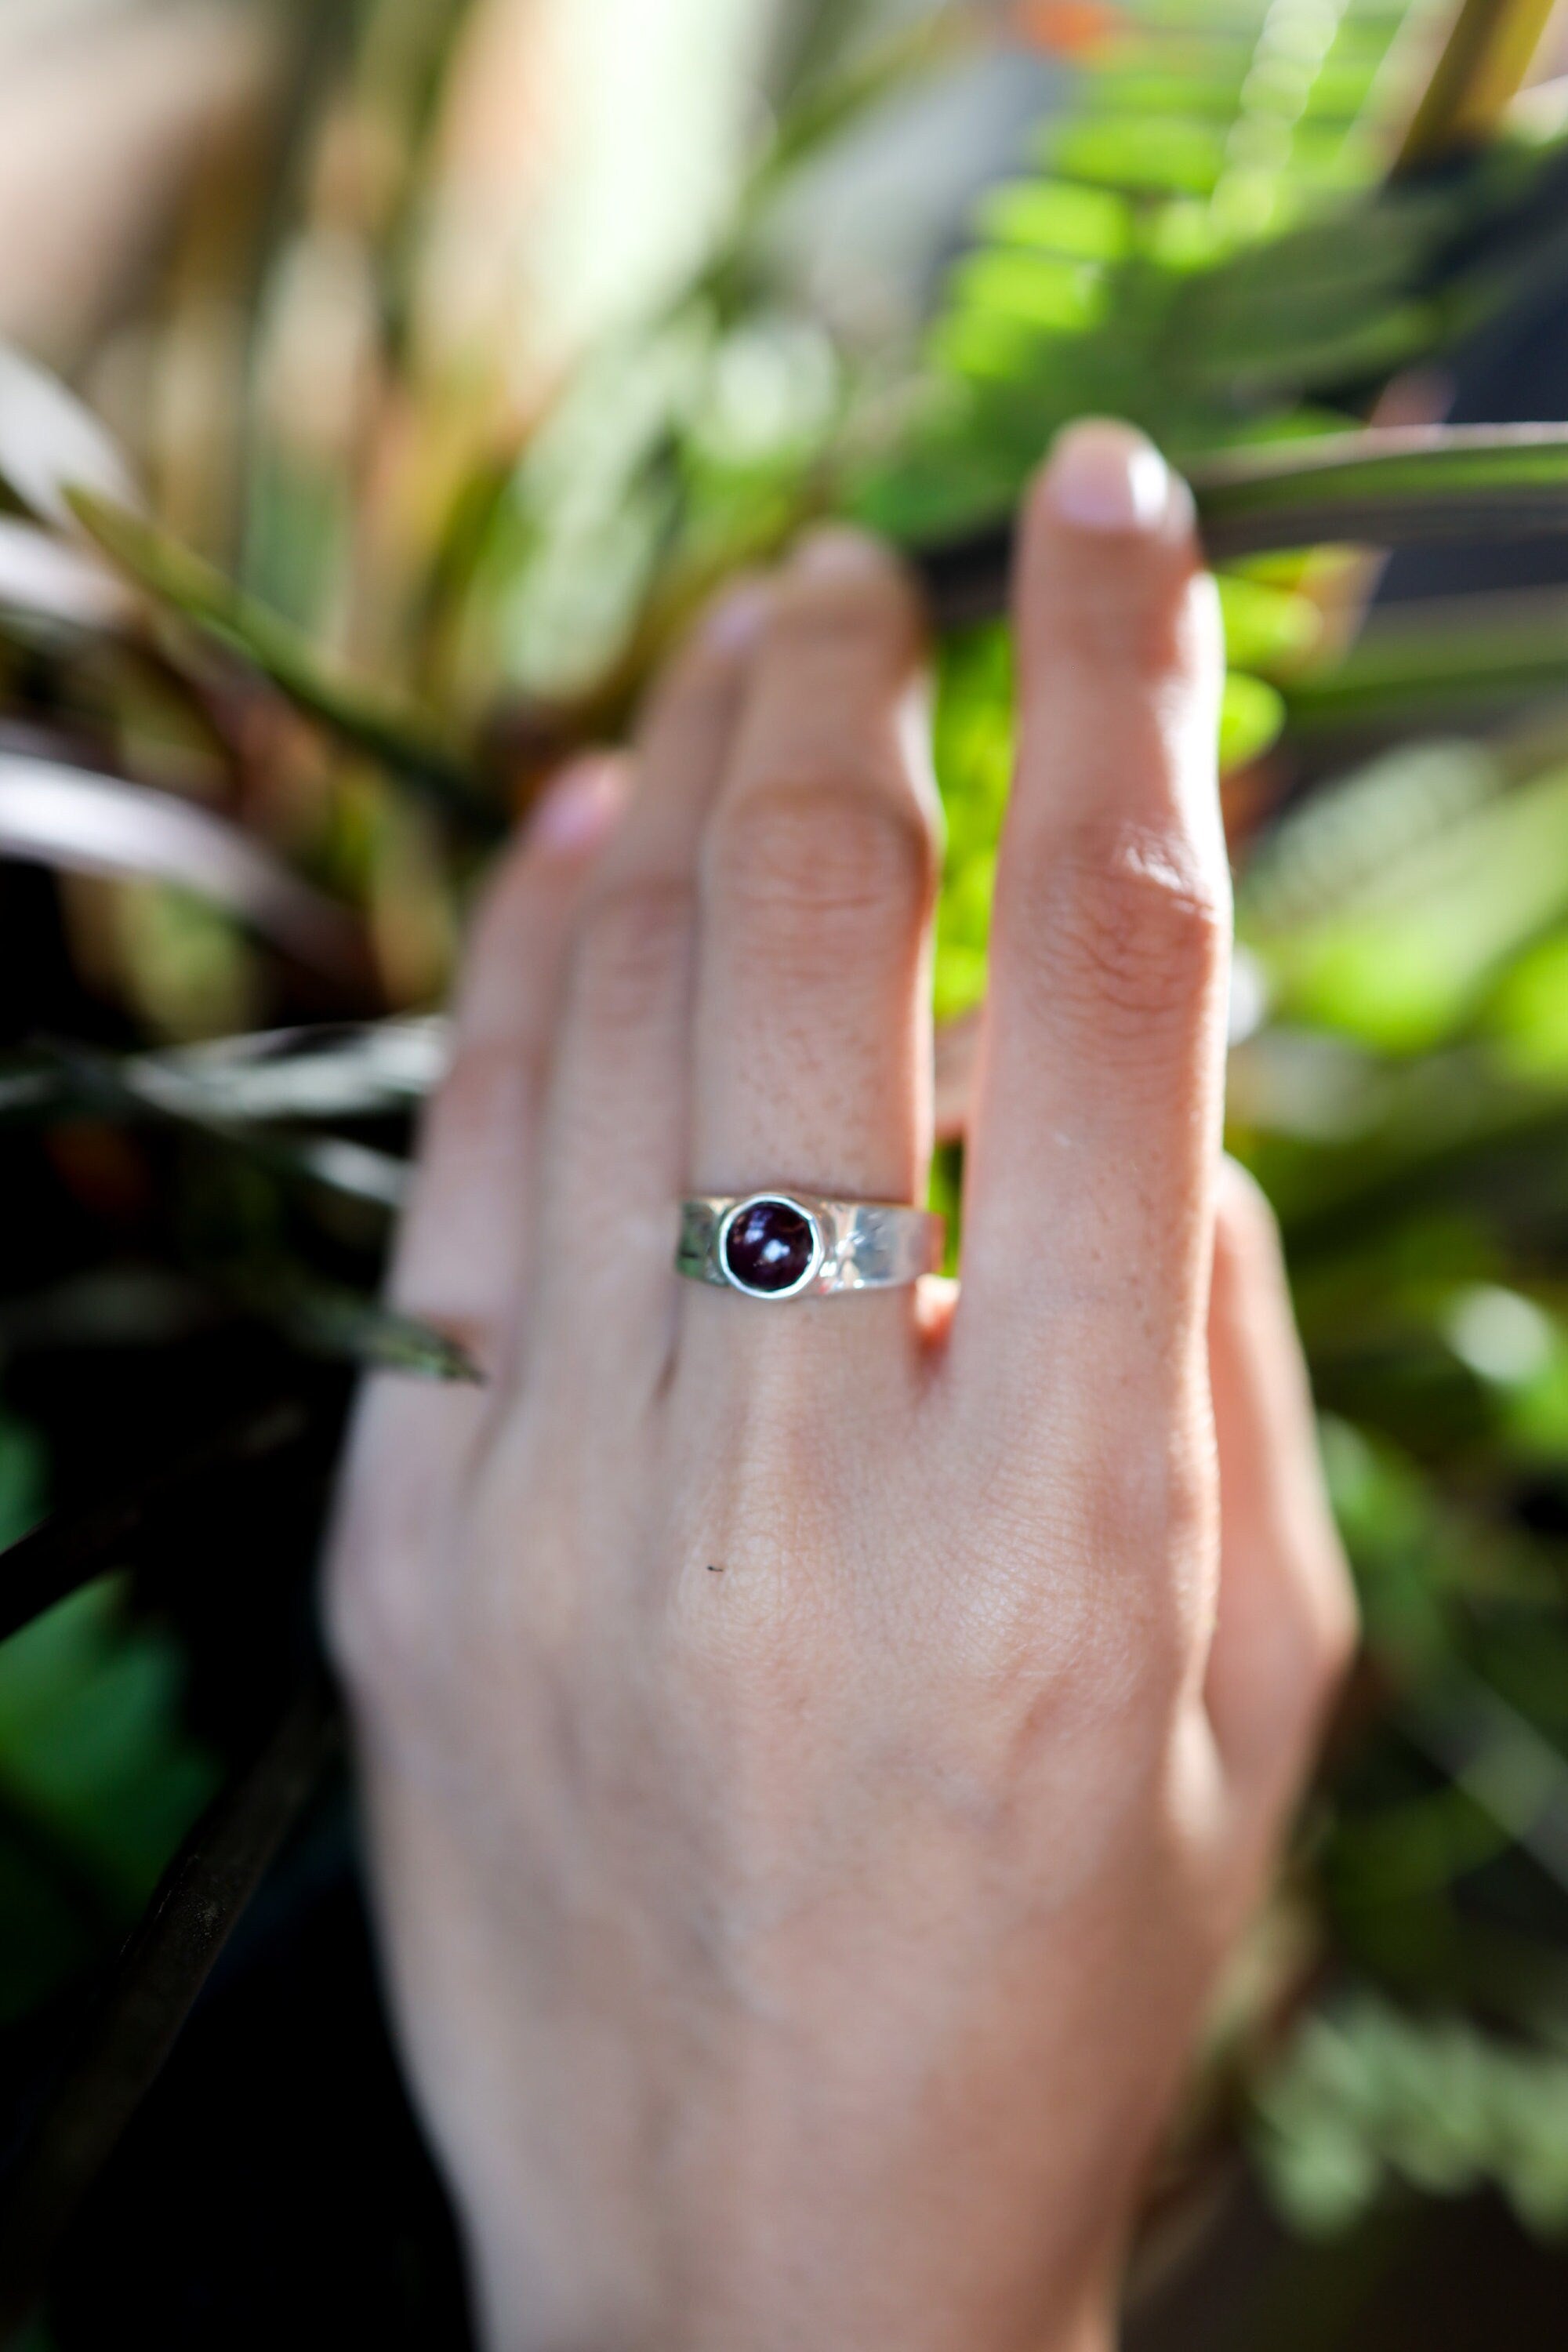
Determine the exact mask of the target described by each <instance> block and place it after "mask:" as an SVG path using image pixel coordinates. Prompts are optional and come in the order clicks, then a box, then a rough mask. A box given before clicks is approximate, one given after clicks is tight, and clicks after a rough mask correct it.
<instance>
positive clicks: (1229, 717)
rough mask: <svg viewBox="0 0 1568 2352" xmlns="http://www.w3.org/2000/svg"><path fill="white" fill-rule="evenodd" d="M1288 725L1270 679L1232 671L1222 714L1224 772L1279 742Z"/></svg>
mask: <svg viewBox="0 0 1568 2352" xmlns="http://www.w3.org/2000/svg"><path fill="white" fill-rule="evenodd" d="M1284 724H1285V702H1284V698H1283V697H1282V696H1281V694H1280V692H1279V688H1278V687H1275V686H1270V685H1269V684H1268V681H1267V679H1265V678H1261V677H1248V676H1247V672H1246V671H1245V670H1231V671H1229V672H1228V673H1227V675H1226V681H1225V692H1224V695H1223V697H1222V698H1221V701H1220V712H1219V762H1220V766H1221V767H1222V768H1226V769H1228V768H1240V767H1244V766H1245V765H1246V763H1247V761H1248V760H1256V759H1258V757H1259V755H1260V754H1261V753H1262V752H1264V751H1268V746H1269V745H1270V743H1272V742H1274V741H1276V740H1278V738H1279V733H1280V730H1282V728H1283V727H1284Z"/></svg>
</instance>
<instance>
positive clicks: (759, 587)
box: [702, 580, 768, 654]
mask: <svg viewBox="0 0 1568 2352" xmlns="http://www.w3.org/2000/svg"><path fill="white" fill-rule="evenodd" d="M767 612H768V592H767V589H766V587H765V586H764V584H763V582H762V581H760V580H741V581H737V582H736V583H735V585H734V586H733V587H732V588H727V589H726V590H725V592H724V593H723V594H722V595H721V597H720V598H719V600H718V602H717V604H712V605H710V608H709V610H708V613H707V614H706V615H705V617H704V619H703V623H702V642H703V644H704V645H705V646H709V647H710V649H711V650H712V651H713V652H714V653H716V654H738V653H743V652H744V651H745V648H746V647H747V646H749V645H750V644H751V642H752V638H753V637H755V636H756V635H758V633H759V632H760V630H761V628H762V625H763V621H764V620H765V619H766V618H767Z"/></svg>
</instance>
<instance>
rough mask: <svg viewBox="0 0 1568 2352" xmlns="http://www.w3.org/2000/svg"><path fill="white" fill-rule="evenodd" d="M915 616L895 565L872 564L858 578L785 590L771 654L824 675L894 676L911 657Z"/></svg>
mask: <svg viewBox="0 0 1568 2352" xmlns="http://www.w3.org/2000/svg"><path fill="white" fill-rule="evenodd" d="M917 612H918V608H917V606H916V605H915V603H914V600H913V597H912V594H911V592H910V588H909V585H908V584H907V583H906V581H905V579H904V576H903V574H902V572H900V569H899V567H898V565H897V563H896V562H894V560H893V559H892V558H891V557H890V556H888V557H885V558H881V559H877V560H872V559H869V558H868V562H867V563H866V565H865V567H864V569H863V570H862V569H860V568H859V567H857V570H856V572H855V576H854V578H853V579H845V580H838V579H834V580H831V581H829V580H826V579H822V578H807V579H803V580H799V581H795V582H793V583H790V584H788V585H787V586H786V587H785V588H784V591H783V593H781V594H780V595H779V597H778V600H777V603H776V604H775V605H774V608H773V618H772V622H771V624H770V626H769V631H768V649H769V652H770V654H771V655H773V656H777V657H779V659H780V660H781V662H782V663H783V664H784V665H787V666H788V667H790V668H791V669H792V670H793V669H798V670H801V671H803V672H804V671H807V670H809V671H810V672H811V673H812V674H813V675H814V676H816V677H835V676H839V675H842V674H845V673H848V674H852V675H855V676H859V677H865V676H868V675H875V674H876V673H877V672H878V671H884V672H888V673H889V674H891V673H893V672H895V671H896V670H897V669H898V668H899V667H901V666H902V665H903V664H904V663H905V662H907V661H908V660H909V659H910V657H911V656H913V653H914V651H915V648H916V646H917V644H918V641H919V629H918V620H917Z"/></svg>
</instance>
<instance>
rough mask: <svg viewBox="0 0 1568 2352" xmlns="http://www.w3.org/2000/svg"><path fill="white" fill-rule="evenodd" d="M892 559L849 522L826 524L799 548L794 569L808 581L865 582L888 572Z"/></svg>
mask: <svg viewBox="0 0 1568 2352" xmlns="http://www.w3.org/2000/svg"><path fill="white" fill-rule="evenodd" d="M887 564H888V558H887V556H886V554H885V553H884V552H883V551H882V549H881V548H880V547H879V545H878V543H877V541H875V540H874V539H871V538H869V537H868V535H867V533H866V532H865V531H863V530H851V529H850V527H849V525H848V524H847V523H841V522H830V523H823V524H822V525H821V526H820V527H819V528H818V529H817V530H814V531H811V532H809V533H808V534H807V535H806V537H805V539H803V540H802V541H801V542H800V545H799V546H798V547H797V548H796V549H795V554H794V556H793V558H792V559H791V563H790V569H791V570H792V571H794V572H800V573H802V574H803V575H804V576H805V578H806V579H808V580H864V579H866V578H867V577H868V575H879V574H880V573H882V572H885V571H886V570H887Z"/></svg>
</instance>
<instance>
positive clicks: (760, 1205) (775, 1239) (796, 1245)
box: [724, 1201, 813, 1294]
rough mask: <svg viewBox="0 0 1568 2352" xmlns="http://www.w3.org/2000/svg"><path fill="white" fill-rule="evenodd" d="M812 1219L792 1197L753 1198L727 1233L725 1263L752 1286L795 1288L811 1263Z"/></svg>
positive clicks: (767, 1289)
mask: <svg viewBox="0 0 1568 2352" xmlns="http://www.w3.org/2000/svg"><path fill="white" fill-rule="evenodd" d="M812 1246H813V1234H812V1229H811V1220H810V1218H809V1217H806V1216H803V1214H802V1213H801V1212H800V1210H798V1209H796V1208H795V1207H793V1206H792V1205H791V1203H790V1202H788V1201H752V1202H750V1203H749V1204H748V1205H747V1207H745V1208H743V1209H742V1211H741V1213H740V1214H739V1215H738V1216H737V1217H736V1218H735V1219H734V1221H733V1222H732V1223H731V1227H730V1230H729V1232H728V1233H727V1234H726V1235H725V1236H724V1264H725V1265H726V1267H727V1268H728V1270H729V1272H730V1273H731V1275H732V1276H734V1278H735V1280H736V1281H737V1282H739V1283H743V1284H744V1286H745V1287H746V1288H747V1289H748V1290H761V1291H763V1292H766V1293H769V1294H774V1293H776V1292H778V1291H781V1290H792V1289H793V1288H794V1287H795V1284H796V1283H797V1282H798V1281H799V1280H800V1279H801V1277H802V1276H803V1275H804V1274H805V1271H806V1268H807V1267H808V1266H809V1265H810V1264H811V1253H812Z"/></svg>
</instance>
